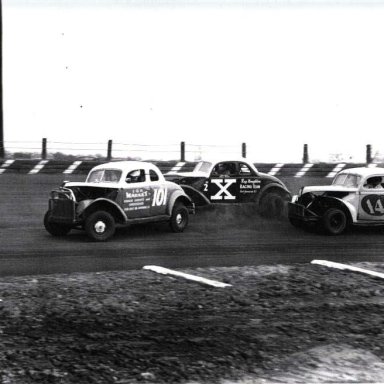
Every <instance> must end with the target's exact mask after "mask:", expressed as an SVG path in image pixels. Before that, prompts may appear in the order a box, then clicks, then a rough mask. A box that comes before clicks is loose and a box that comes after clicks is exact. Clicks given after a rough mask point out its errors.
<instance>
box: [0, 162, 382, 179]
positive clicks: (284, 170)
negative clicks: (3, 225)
mask: <svg viewBox="0 0 384 384" xmlns="http://www.w3.org/2000/svg"><path fill="white" fill-rule="evenodd" d="M103 162H105V161H87V160H85V161H82V160H76V161H59V160H4V161H3V162H2V163H1V165H0V175H1V174H5V173H18V174H23V175H36V174H64V175H70V174H87V173H88V172H89V170H90V169H91V168H93V167H94V166H96V165H98V164H102V163H103ZM153 163H154V164H156V165H157V166H158V167H159V168H160V170H161V171H162V172H163V173H167V172H188V171H192V170H193V168H194V166H195V164H196V163H197V162H185V161H153ZM255 166H256V168H257V169H258V170H259V171H260V172H264V173H267V174H269V175H273V176H277V177H280V176H289V177H297V178H300V177H303V176H306V177H329V178H331V177H333V176H335V174H336V173H337V172H339V171H341V170H342V169H345V168H354V167H366V166H367V164H365V163H337V164H335V163H318V164H312V163H306V164H293V163H255ZM368 166H369V167H384V163H381V164H368Z"/></svg>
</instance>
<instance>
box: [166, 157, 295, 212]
mask: <svg viewBox="0 0 384 384" xmlns="http://www.w3.org/2000/svg"><path fill="white" fill-rule="evenodd" d="M164 176H165V178H166V179H167V180H170V181H173V182H175V183H177V184H179V185H180V186H181V187H182V188H183V189H184V191H185V192H186V194H187V195H188V196H189V197H190V198H191V199H192V201H193V202H194V203H195V206H196V208H199V207H206V206H211V205H215V204H235V203H237V204H239V203H240V204H242V203H253V204H256V205H257V207H258V210H259V212H260V213H261V214H262V215H263V216H267V217H280V216H282V215H283V213H284V212H285V209H286V206H287V202H288V201H290V199H291V194H290V192H289V191H288V189H287V187H286V186H285V185H284V183H283V182H281V181H280V180H279V179H278V178H276V177H274V176H270V175H267V174H265V173H261V172H258V170H257V169H256V167H255V166H254V165H253V164H252V163H249V162H247V161H246V160H245V159H241V160H231V161H219V162H210V161H200V162H198V163H197V164H196V166H195V167H194V169H193V170H192V171H190V172H173V173H172V172H168V173H167V174H165V175H164Z"/></svg>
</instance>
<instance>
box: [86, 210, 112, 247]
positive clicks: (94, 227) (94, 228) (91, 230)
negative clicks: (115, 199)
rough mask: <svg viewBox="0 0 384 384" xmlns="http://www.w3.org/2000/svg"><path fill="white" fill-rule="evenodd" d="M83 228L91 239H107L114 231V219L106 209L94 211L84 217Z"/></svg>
mask: <svg viewBox="0 0 384 384" xmlns="http://www.w3.org/2000/svg"><path fill="white" fill-rule="evenodd" d="M84 229H85V232H86V233H87V235H88V236H89V237H90V238H91V239H92V240H94V241H107V240H109V239H110V238H111V237H112V236H113V235H114V233H115V229H116V224H115V219H114V218H113V216H112V215H111V214H110V213H108V212H106V211H96V212H93V213H91V214H90V215H89V216H88V217H87V218H86V219H85V225H84Z"/></svg>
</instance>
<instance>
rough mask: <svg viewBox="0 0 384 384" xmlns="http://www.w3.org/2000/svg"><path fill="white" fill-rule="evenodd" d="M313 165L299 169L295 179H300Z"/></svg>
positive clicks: (306, 165)
mask: <svg viewBox="0 0 384 384" xmlns="http://www.w3.org/2000/svg"><path fill="white" fill-rule="evenodd" d="M313 166H314V164H309V163H307V164H305V165H304V167H303V168H301V169H300V171H299V172H297V173H296V175H295V177H302V176H304V175H305V174H306V173H307V172H308V171H309V170H310V169H311V168H312V167H313Z"/></svg>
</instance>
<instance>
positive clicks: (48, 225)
mask: <svg viewBox="0 0 384 384" xmlns="http://www.w3.org/2000/svg"><path fill="white" fill-rule="evenodd" d="M50 216H51V211H47V212H46V213H45V215H44V227H45V229H46V230H47V232H48V233H50V234H51V235H52V236H65V235H67V234H68V233H69V231H70V230H71V227H68V225H64V224H60V223H53V222H51V221H49V217H50Z"/></svg>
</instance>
